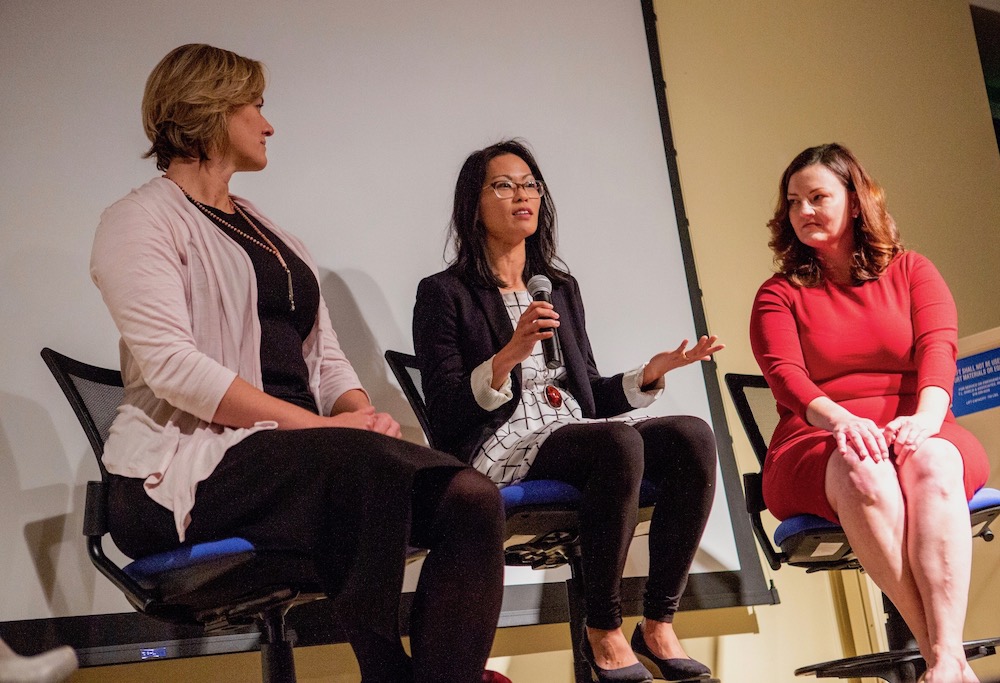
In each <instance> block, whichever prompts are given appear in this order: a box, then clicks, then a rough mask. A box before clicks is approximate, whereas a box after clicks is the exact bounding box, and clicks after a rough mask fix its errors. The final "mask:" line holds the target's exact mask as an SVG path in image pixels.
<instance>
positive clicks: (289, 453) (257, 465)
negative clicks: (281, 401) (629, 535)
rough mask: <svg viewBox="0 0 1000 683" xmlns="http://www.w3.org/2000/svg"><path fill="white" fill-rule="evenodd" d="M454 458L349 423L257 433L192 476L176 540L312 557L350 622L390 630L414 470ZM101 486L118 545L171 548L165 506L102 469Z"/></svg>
mask: <svg viewBox="0 0 1000 683" xmlns="http://www.w3.org/2000/svg"><path fill="white" fill-rule="evenodd" d="M464 467H466V466H465V465H464V464H462V463H461V462H459V461H458V460H457V459H456V458H454V457H453V456H450V455H447V454H445V453H441V452H439V451H434V450H431V449H428V448H424V447H422V446H417V445H415V444H411V443H409V442H406V441H403V440H401V439H394V438H391V437H387V436H383V435H381V434H377V433H374V432H367V431H362V430H357V429H337V428H326V429H303V430H287V431H277V430H269V431H262V432H257V433H255V434H253V435H251V436H249V437H248V438H246V439H244V440H243V441H241V442H240V443H238V444H236V445H235V446H233V447H231V448H230V449H229V450H228V451H226V455H225V457H224V458H223V459H222V461H221V462H220V463H219V465H218V466H217V467H216V469H215V471H214V472H212V474H211V475H210V476H209V477H208V478H207V479H205V480H204V481H202V482H201V483H200V484H198V489H197V492H196V495H195V504H194V508H193V509H192V510H191V522H190V524H189V526H188V527H187V529H186V531H185V543H184V544H185V545H187V544H194V543H202V542H206V541H213V540H218V539H221V538H230V537H242V538H246V539H247V540H249V541H251V542H252V543H254V545H255V546H256V547H257V548H258V549H259V551H261V552H264V553H266V552H268V551H278V552H281V553H282V554H284V555H291V556H301V557H303V558H307V560H308V559H311V562H310V561H306V562H305V563H304V564H305V565H307V566H309V565H311V567H310V568H312V569H314V570H315V572H316V577H317V579H318V582H319V584H320V585H321V586H322V588H323V590H324V591H325V592H326V593H327V594H328V595H329V596H331V597H335V598H336V601H337V603H338V608H339V609H338V611H339V612H340V614H341V615H342V616H343V617H345V618H346V619H348V620H353V621H354V622H356V623H352V624H351V625H352V627H354V628H361V629H363V630H365V631H371V632H374V633H378V634H380V635H383V636H385V637H387V638H396V637H398V635H399V626H398V612H399V597H400V592H401V590H402V583H403V571H404V565H405V560H406V550H407V547H408V545H409V542H410V521H411V516H412V500H413V493H414V491H413V488H414V480H415V477H416V475H417V474H418V473H419V472H421V471H424V470H429V469H435V468H451V469H455V470H457V469H460V468H464ZM110 484H111V486H110V496H109V527H110V530H111V536H112V538H113V539H114V541H115V544H116V545H117V546H118V548H119V549H120V550H121V551H122V552H123V553H125V554H126V555H128V556H129V557H132V558H138V557H144V556H147V555H151V554H154V553H158V552H164V551H167V550H172V549H174V548H176V547H178V546H179V545H181V544H180V542H179V541H178V539H177V532H176V528H175V525H174V519H173V513H172V512H171V511H170V510H167V509H166V508H164V507H162V506H161V505H159V504H158V503H156V502H155V501H153V500H152V499H151V498H150V497H149V496H148V495H147V494H146V492H145V490H144V488H143V480H142V479H135V478H129V477H121V476H116V475H111V480H110ZM297 578H299V579H301V578H303V577H297Z"/></svg>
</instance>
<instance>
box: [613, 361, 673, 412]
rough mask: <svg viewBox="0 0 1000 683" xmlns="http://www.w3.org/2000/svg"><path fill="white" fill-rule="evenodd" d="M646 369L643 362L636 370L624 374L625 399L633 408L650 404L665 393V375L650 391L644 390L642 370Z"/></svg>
mask: <svg viewBox="0 0 1000 683" xmlns="http://www.w3.org/2000/svg"><path fill="white" fill-rule="evenodd" d="M645 369H646V363H643V364H642V365H640V366H639V367H637V368H636V369H635V370H629V371H628V372H626V373H625V374H624V375H623V376H622V389H624V390H625V399H626V400H627V401H628V403H629V405H630V406H632V407H633V408H645V407H647V406H650V405H652V404H653V402H654V401H656V399H658V398H660V396H661V395H662V394H663V387H664V384H665V383H664V381H663V377H660V378H659V379H658V380H656V381H655V382H654V383H653V385H652V389H650V390H649V391H643V390H642V384H641V382H642V372H643V370H645Z"/></svg>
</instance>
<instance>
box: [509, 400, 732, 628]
mask: <svg viewBox="0 0 1000 683" xmlns="http://www.w3.org/2000/svg"><path fill="white" fill-rule="evenodd" d="M716 462H717V459H716V454H715V436H714V434H713V433H712V430H711V428H710V427H709V426H708V424H706V423H705V421H704V420H701V419H700V418H697V417H691V416H686V415H681V416H670V417H657V418H650V419H648V420H644V421H642V422H638V423H636V424H634V425H629V424H625V423H622V422H603V423H589V424H577V425H567V426H565V427H560V428H559V429H557V430H556V431H555V432H553V433H552V434H551V435H549V437H548V438H546V440H545V441H544V442H543V443H542V446H541V448H540V449H539V451H538V454H537V455H536V457H535V462H534V463H533V464H532V466H531V470H530V471H529V473H528V477H527V478H528V479H557V480H560V481H565V482H567V483H570V484H573V485H574V486H576V487H577V488H579V489H580V490H581V492H582V493H583V501H582V503H581V505H580V544H581V549H582V552H583V572H584V593H585V596H586V602H587V625H588V626H590V627H591V628H599V629H608V630H610V629H615V628H618V627H620V626H621V623H622V610H621V576H622V571H623V570H624V568H625V560H626V556H627V555H628V548H629V544H630V543H631V541H632V535H633V533H634V531H635V525H636V514H637V511H638V505H639V486H640V484H641V482H642V479H643V478H645V479H647V480H649V481H652V482H654V483H655V484H657V485H658V487H659V492H658V495H657V500H656V507H655V509H654V511H653V517H652V520H651V522H650V528H649V580H648V581H647V582H646V592H645V595H644V598H643V615H644V616H646V617H647V618H650V619H656V620H658V621H673V617H674V613H675V612H676V611H677V606H678V604H679V602H680V598H681V595H682V594H683V593H684V588H685V586H686V585H687V578H688V572H689V571H690V569H691V563H692V562H693V561H694V556H695V553H696V552H697V550H698V544H699V543H700V541H701V536H702V533H703V532H704V530H705V525H706V523H707V522H708V515H709V513H710V512H711V510H712V499H713V497H714V492H715V491H714V489H715V471H716Z"/></svg>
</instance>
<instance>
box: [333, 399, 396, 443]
mask: <svg viewBox="0 0 1000 683" xmlns="http://www.w3.org/2000/svg"><path fill="white" fill-rule="evenodd" d="M325 420H326V421H327V422H328V424H327V425H326V426H329V427H348V428H351V429H361V430H364V431H366V432H378V433H379V434H385V435H386V436H392V437H395V438H397V439H398V438H401V437H402V435H403V434H402V430H401V429H400V427H399V423H398V422H396V420H395V419H394V418H393V417H392V415H390V414H389V413H378V412H375V408H374V407H372V406H364V407H361V408H358V409H356V410H350V411H345V412H342V413H337V414H336V415H332V416H330V417H327V418H325Z"/></svg>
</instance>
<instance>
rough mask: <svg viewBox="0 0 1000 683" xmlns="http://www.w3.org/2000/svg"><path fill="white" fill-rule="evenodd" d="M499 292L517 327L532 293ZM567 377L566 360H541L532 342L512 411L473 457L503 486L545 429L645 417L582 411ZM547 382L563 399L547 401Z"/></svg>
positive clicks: (531, 456)
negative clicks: (548, 363)
mask: <svg viewBox="0 0 1000 683" xmlns="http://www.w3.org/2000/svg"><path fill="white" fill-rule="evenodd" d="M502 296H503V301H504V305H505V307H506V309H507V317H508V318H510V322H511V325H513V326H514V327H517V321H518V320H519V319H520V318H521V315H522V314H523V313H524V311H525V309H527V308H528V306H529V305H530V304H531V301H532V300H531V296H530V295H529V294H528V293H527V292H525V291H518V292H507V293H504V294H503V295H502ZM565 377H566V367H565V366H563V365H560V366H559V367H558V368H555V369H550V368H548V367H546V366H545V358H544V355H543V354H542V345H541V344H536V345H535V348H534V349H533V350H532V352H531V355H530V356H528V358H526V359H525V360H524V361H522V362H521V396H520V399H519V401H518V405H517V407H516V408H515V409H514V413H513V415H511V416H510V419H509V420H508V421H507V422H506V423H505V424H503V425H501V426H500V428H499V429H497V430H496V431H495V432H494V433H493V435H492V436H490V437H489V438H488V439H487V440H486V441H485V442H484V443H483V445H482V446H481V447H480V449H479V452H478V453H477V454H476V457H475V458H473V460H472V466H473V467H475V468H476V469H477V470H479V471H480V472H482V473H483V474H485V475H486V476H487V477H489V478H490V480H492V481H493V482H494V483H495V484H497V485H498V486H506V485H507V484H513V483H516V482H519V481H521V480H522V479H524V478H525V477H526V476H527V475H528V470H529V469H530V468H531V464H532V463H533V462H534V461H535V456H537V455H538V449H539V448H541V446H542V444H543V443H544V442H545V439H546V438H547V437H548V436H549V434H551V433H552V432H554V431H555V430H557V429H559V428H560V427H563V426H565V425H568V424H580V423H587V422H608V421H610V420H616V421H620V422H626V423H635V422H640V421H642V420H643V419H645V418H643V417H635V416H626V417H612V418H599V419H593V418H586V417H583V411H582V410H581V408H580V404H579V403H577V400H576V399H575V398H574V397H573V396H572V394H570V393H569V392H568V391H567V390H566V389H565V388H564V382H563V380H564V379H565ZM548 385H552V386H555V387H556V388H558V389H559V393H560V394H562V405H560V406H559V407H555V406H552V405H550V404H549V402H548V401H547V400H546V399H545V387H546V386H548ZM636 407H642V406H636Z"/></svg>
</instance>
